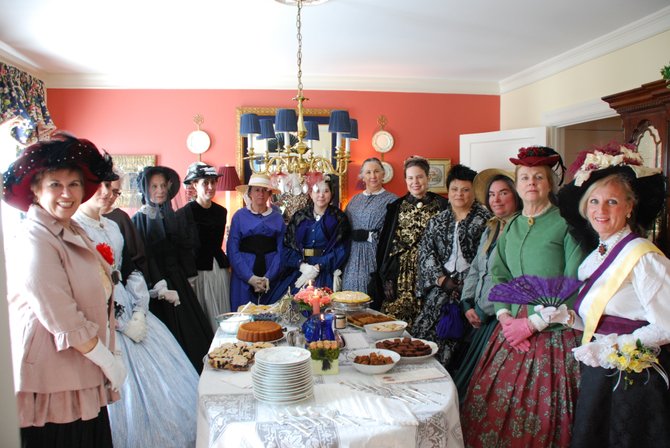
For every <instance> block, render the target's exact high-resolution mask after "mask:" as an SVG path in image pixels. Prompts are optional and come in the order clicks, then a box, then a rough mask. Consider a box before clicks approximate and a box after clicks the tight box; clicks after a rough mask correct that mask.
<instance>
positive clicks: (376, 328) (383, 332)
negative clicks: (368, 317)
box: [363, 320, 407, 341]
mask: <svg viewBox="0 0 670 448" xmlns="http://www.w3.org/2000/svg"><path fill="white" fill-rule="evenodd" d="M363 328H364V329H365V332H366V333H367V334H368V336H370V337H371V338H372V339H374V340H375V341H378V340H379V339H390V338H398V337H400V336H402V334H403V333H404V332H405V328H407V322H403V321H402V320H392V321H390V322H378V323H374V324H367V325H364V326H363Z"/></svg>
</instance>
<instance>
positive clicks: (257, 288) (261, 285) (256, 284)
mask: <svg viewBox="0 0 670 448" xmlns="http://www.w3.org/2000/svg"><path fill="white" fill-rule="evenodd" d="M247 283H249V285H251V287H252V288H254V292H256V293H264V292H267V291H268V290H269V289H270V280H268V279H267V278H266V277H259V276H257V275H252V276H251V278H249V280H247Z"/></svg>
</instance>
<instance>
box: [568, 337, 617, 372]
mask: <svg viewBox="0 0 670 448" xmlns="http://www.w3.org/2000/svg"><path fill="white" fill-rule="evenodd" d="M616 343H617V335H616V334H614V333H612V334H608V335H607V336H599V335H596V340H595V341H593V342H589V343H588V344H584V345H580V346H579V347H575V348H573V349H572V354H573V355H574V356H575V359H576V360H577V361H580V362H583V363H584V364H586V365H587V366H589V367H604V368H605V369H611V368H612V367H614V365H612V363H610V362H609V361H608V360H607V357H608V356H609V355H610V353H612V351H613V348H612V346H613V345H614V344H616Z"/></svg>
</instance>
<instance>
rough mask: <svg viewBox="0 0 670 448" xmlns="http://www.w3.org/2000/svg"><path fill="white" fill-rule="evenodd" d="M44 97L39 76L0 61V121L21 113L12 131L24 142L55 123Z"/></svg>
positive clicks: (33, 138) (34, 138)
mask: <svg viewBox="0 0 670 448" xmlns="http://www.w3.org/2000/svg"><path fill="white" fill-rule="evenodd" d="M44 97H45V95H44V83H43V82H42V81H41V80H39V79H37V78H34V77H33V76H31V75H29V74H28V73H26V72H24V71H22V70H19V69H18V68H16V67H13V66H11V65H7V64H5V63H3V62H0V123H3V122H5V121H7V120H10V119H12V118H14V117H21V118H22V120H18V121H17V124H16V125H15V126H14V127H13V129H12V131H11V132H12V136H13V137H14V138H15V139H16V140H18V141H19V142H20V143H22V144H24V145H26V144H28V143H32V142H33V141H35V140H36V139H37V138H38V135H39V134H42V133H43V132H45V133H47V132H48V131H49V130H53V128H54V127H55V126H54V124H53V122H52V121H51V116H50V115H49V111H48V110H47V105H46V101H45V98H44Z"/></svg>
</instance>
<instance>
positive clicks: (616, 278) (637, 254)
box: [582, 240, 663, 345]
mask: <svg viewBox="0 0 670 448" xmlns="http://www.w3.org/2000/svg"><path fill="white" fill-rule="evenodd" d="M631 243H633V241H631ZM635 244H636V246H635V247H634V248H633V249H631V251H630V252H629V253H628V255H626V258H625V259H624V260H623V261H622V262H621V263H619V266H618V267H616V268H614V270H613V271H612V273H611V274H609V275H608V277H609V279H607V280H605V281H604V282H602V284H601V285H599V286H598V288H597V289H595V290H594V291H591V292H589V293H588V294H594V295H595V298H594V299H593V301H592V302H591V305H590V307H589V313H588V315H587V316H586V320H585V321H584V335H583V336H582V345H583V344H587V343H589V342H591V338H593V335H594V334H595V332H596V327H597V326H598V322H599V321H600V317H601V316H602V315H603V312H604V311H605V307H606V306H607V303H608V302H609V301H610V300H611V299H612V297H613V296H614V293H616V292H617V291H618V290H619V288H620V287H621V284H622V283H623V281H624V280H625V279H626V277H628V274H630V272H631V271H632V270H633V267H634V266H635V265H636V264H637V262H638V261H639V260H640V258H641V257H642V256H643V255H644V254H647V253H649V252H656V253H657V254H660V255H663V252H661V250H660V249H659V248H658V247H656V246H655V245H654V243H652V242H651V241H648V240H637V242H636V243H635ZM608 270H609V268H608ZM604 274H605V273H603V275H604Z"/></svg>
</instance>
